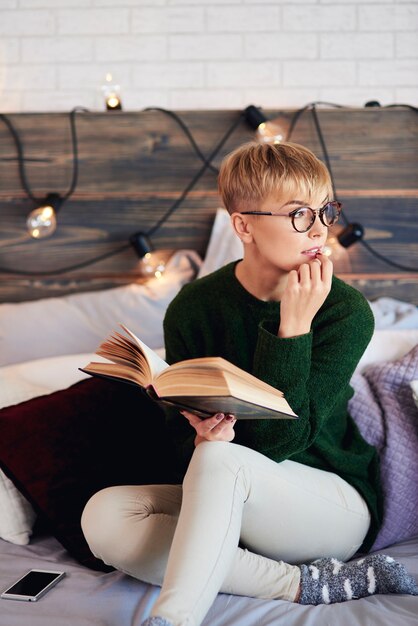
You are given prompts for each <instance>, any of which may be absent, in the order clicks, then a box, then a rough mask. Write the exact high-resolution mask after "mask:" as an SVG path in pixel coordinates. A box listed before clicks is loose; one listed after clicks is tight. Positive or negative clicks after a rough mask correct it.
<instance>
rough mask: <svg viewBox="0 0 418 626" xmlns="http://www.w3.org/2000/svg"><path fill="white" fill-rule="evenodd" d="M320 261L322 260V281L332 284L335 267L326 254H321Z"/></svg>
mask: <svg viewBox="0 0 418 626" xmlns="http://www.w3.org/2000/svg"><path fill="white" fill-rule="evenodd" d="M320 259H321V275H322V280H323V281H324V282H326V283H330V282H331V280H332V274H333V271H334V266H333V264H332V261H331V259H330V258H329V257H328V256H326V254H321V255H320Z"/></svg>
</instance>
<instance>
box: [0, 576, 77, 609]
mask: <svg viewBox="0 0 418 626" xmlns="http://www.w3.org/2000/svg"><path fill="white" fill-rule="evenodd" d="M64 576H65V572H53V571H51V570H45V569H43V570H41V569H31V570H29V572H27V573H26V574H25V575H24V576H22V578H19V580H17V581H16V582H15V583H13V585H11V587H8V588H7V589H6V590H5V591H3V593H2V594H1V596H0V597H1V598H4V599H5V600H26V601H27V602H36V601H37V600H39V598H41V597H42V596H43V595H44V594H45V593H46V592H47V591H49V590H50V589H51V588H52V587H54V585H56V584H57V582H58V581H60V580H61V579H62V578H64Z"/></svg>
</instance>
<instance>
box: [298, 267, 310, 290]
mask: <svg viewBox="0 0 418 626" xmlns="http://www.w3.org/2000/svg"><path fill="white" fill-rule="evenodd" d="M310 280H311V268H310V267H309V263H302V265H301V266H300V267H299V282H300V283H301V284H302V285H304V284H306V283H309V282H310Z"/></svg>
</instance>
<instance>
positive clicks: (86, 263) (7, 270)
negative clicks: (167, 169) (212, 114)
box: [0, 113, 243, 276]
mask: <svg viewBox="0 0 418 626" xmlns="http://www.w3.org/2000/svg"><path fill="white" fill-rule="evenodd" d="M242 117H243V116H242V113H240V115H239V116H238V118H237V119H236V120H234V122H233V124H231V126H230V127H229V128H228V129H227V131H226V133H225V134H224V135H223V136H222V138H221V140H220V141H219V142H218V144H217V145H216V147H215V148H214V150H213V151H212V152H211V154H210V155H209V157H208V158H207V159H206V158H205V157H204V163H203V165H202V167H201V168H200V170H198V172H197V173H196V174H195V175H194V176H193V178H192V180H191V181H190V182H189V183H188V185H187V186H186V187H185V189H184V190H183V192H182V193H181V194H180V196H179V198H178V199H177V200H176V201H175V202H174V203H173V204H172V206H171V207H169V209H168V210H167V211H166V212H165V213H164V215H163V216H162V217H161V218H160V219H159V220H158V222H157V223H156V224H155V225H154V226H153V227H152V228H150V229H149V230H148V231H147V232H146V233H145V234H146V235H147V236H150V235H152V234H153V233H155V232H156V230H157V229H158V228H160V227H161V225H162V224H163V223H164V222H165V221H166V220H167V219H168V218H169V217H170V215H171V214H172V213H173V212H174V211H175V210H176V208H177V207H178V206H179V205H180V204H181V202H182V201H183V200H184V198H185V197H186V196H187V194H188V193H189V191H190V190H191V189H192V188H193V187H194V185H195V184H196V183H197V182H198V180H199V179H200V178H201V176H202V175H203V174H204V172H205V171H206V169H207V168H208V167H209V165H210V163H211V161H212V160H213V159H214V158H215V157H216V155H217V154H218V152H219V151H220V150H221V148H222V147H223V145H224V144H225V143H226V141H227V140H228V139H229V137H230V136H231V135H232V133H233V132H234V130H235V129H236V128H237V126H238V125H239V124H240V122H241V121H242ZM11 127H12V128H13V126H12V125H11ZM13 130H14V129H13ZM18 154H19V159H20V158H21V157H23V150H21V149H20V152H18ZM202 156H203V155H202ZM130 246H131V244H130V243H127V244H124V245H123V246H120V247H119V248H116V249H115V250H111V251H110V252H107V253H105V254H102V255H100V256H97V257H93V258H92V259H88V260H87V261H83V262H80V263H77V264H75V265H71V266H67V267H63V268H60V269H57V270H51V271H45V272H30V271H23V270H11V269H10V268H4V267H0V272H2V273H4V274H15V275H19V276H56V275H59V274H65V273H67V272H71V271H74V270H78V269H82V268H84V267H88V266H89V265H93V264H94V263H98V262H99V261H103V260H104V259H108V258H110V257H112V256H115V255H117V254H120V253H121V252H124V251H125V250H127V249H129V248H130Z"/></svg>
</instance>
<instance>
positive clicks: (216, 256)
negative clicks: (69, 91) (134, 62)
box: [0, 108, 418, 626]
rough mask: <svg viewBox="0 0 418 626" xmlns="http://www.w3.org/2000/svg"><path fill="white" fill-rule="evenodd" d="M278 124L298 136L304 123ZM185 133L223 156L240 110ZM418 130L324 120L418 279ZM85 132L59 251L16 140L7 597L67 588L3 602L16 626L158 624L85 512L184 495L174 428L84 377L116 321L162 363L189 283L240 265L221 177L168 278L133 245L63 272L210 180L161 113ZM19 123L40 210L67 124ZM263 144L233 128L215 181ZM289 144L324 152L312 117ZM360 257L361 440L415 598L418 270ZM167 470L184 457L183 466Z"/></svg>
mask: <svg viewBox="0 0 418 626" xmlns="http://www.w3.org/2000/svg"><path fill="white" fill-rule="evenodd" d="M268 114H269V115H270V116H274V117H278V118H280V119H281V120H282V123H289V122H290V120H292V119H293V115H294V112H293V111H284V112H268ZM109 115H110V116H109ZM179 116H180V117H181V119H182V120H185V121H186V122H187V124H188V126H189V128H190V129H191V132H192V133H193V135H194V137H195V139H196V141H197V144H198V145H199V146H200V147H201V149H202V152H203V154H206V155H209V154H210V153H211V151H212V149H213V146H214V145H216V144H217V142H218V140H219V138H221V137H223V136H224V135H225V133H226V132H227V131H228V129H229V128H231V126H232V125H234V124H235V123H236V120H237V118H238V117H239V112H237V111H216V112H215V111H206V112H203V111H199V112H196V111H192V112H179ZM415 116H416V114H415V113H414V112H412V111H409V110H404V109H402V108H400V109H399V110H392V109H391V110H379V111H370V110H345V109H343V110H340V109H338V110H332V109H326V110H323V111H321V113H320V119H321V124H322V130H323V133H324V136H325V137H326V139H327V145H328V150H329V155H330V158H331V164H332V167H333V173H334V178H335V181H336V182H337V191H338V195H339V198H340V199H342V201H343V202H344V204H345V205H346V206H348V209H347V213H349V215H350V221H361V222H362V224H363V226H364V227H365V231H366V241H367V242H369V243H370V245H372V246H375V247H376V249H377V250H379V252H380V253H381V254H382V255H384V256H388V257H389V258H390V259H391V260H392V261H394V262H395V263H397V264H399V265H404V266H405V265H409V266H411V268H413V267H414V266H418V243H417V236H416V232H417V231H416V228H417V227H416V199H417V196H418V184H417V183H418V180H417V176H418V175H417V171H418V168H417V164H418V129H417V124H416V117H415ZM80 117H82V119H80V120H79V121H78V133H79V135H78V156H79V169H80V171H79V181H78V187H77V189H76V191H75V192H74V193H73V194H72V196H71V197H70V198H69V199H68V200H67V201H66V203H65V204H64V206H63V207H62V209H61V210H60V212H59V214H58V216H59V224H58V230H57V232H56V233H55V234H54V236H53V237H51V238H50V239H48V240H43V241H42V242H41V241H36V242H35V241H31V240H29V239H28V237H27V236H26V235H25V233H24V232H23V223H24V220H23V217H24V216H25V215H26V214H27V212H28V210H29V209H30V208H31V207H30V203H29V202H28V198H27V197H26V196H25V192H24V190H22V185H21V181H20V179H19V175H18V173H17V169H18V168H17V167H16V165H17V163H16V160H17V157H16V151H15V146H14V142H13V141H12V140H11V138H10V136H9V134H8V133H7V129H5V128H3V127H0V208H1V214H2V222H3V227H2V229H1V233H0V267H1V269H0V466H1V469H2V471H1V473H0V588H1V589H3V588H5V587H6V586H8V585H9V584H10V583H11V582H13V580H15V579H16V578H18V577H19V576H20V575H22V574H23V573H24V572H25V571H26V570H28V569H30V568H47V569H48V568H49V569H63V570H65V572H66V574H67V575H66V577H65V579H64V581H62V582H61V583H59V585H58V586H57V587H56V588H55V589H54V590H53V591H51V592H50V593H49V594H47V595H46V596H45V597H44V598H43V599H42V600H40V601H39V602H38V603H35V604H32V603H23V602H12V601H6V600H2V601H0V625H1V626H3V624H4V626H15V625H16V626H17V625H19V626H20V625H21V624H22V623H30V624H31V626H37V625H38V624H39V625H41V624H42V626H44V625H45V626H48V625H49V624H51V626H52V624H54V626H55V625H56V624H59V625H60V626H61V625H62V626H66V625H67V624H68V626H70V625H71V626H84V625H86V626H87V625H89V626H90V625H95V624H97V625H98V626H99V625H100V626H105V625H109V626H110V625H112V626H113V625H116V624H117V625H118V626H125V625H126V626H128V625H129V626H139V625H140V624H141V622H142V620H143V619H144V618H145V617H146V616H147V615H148V614H149V612H150V610H151V607H152V605H153V603H154V601H155V599H156V598H157V596H158V591H159V590H158V588H156V587H152V586H151V585H146V584H144V583H142V582H140V581H137V580H134V579H132V578H130V577H128V576H126V575H124V574H122V573H120V572H117V571H112V570H110V569H109V568H106V567H105V566H103V565H102V564H100V562H97V560H96V559H94V557H93V555H91V553H89V550H88V548H87V546H86V545H85V544H84V543H83V538H82V536H81V532H80V528H79V523H78V518H79V511H80V509H81V507H82V505H83V502H84V501H85V500H86V499H87V497H88V496H89V494H90V493H93V492H94V491H95V490H97V489H98V488H100V487H102V486H105V485H109V484H121V483H122V482H135V481H139V480H142V481H144V482H147V481H148V482H149V481H150V480H151V476H152V478H153V479H155V478H156V479H157V480H158V481H161V482H164V481H166V480H170V476H169V474H166V473H165V471H161V472H160V473H159V474H158V472H157V468H155V467H151V468H150V466H149V465H150V458H151V456H152V455H151V452H150V442H151V441H152V439H153V437H154V436H155V437H156V436H157V435H158V432H159V431H158V428H159V427H160V425H161V421H160V420H161V418H162V417H161V414H159V413H158V411H156V410H155V415H154V416H153V417H154V418H155V419H154V421H151V420H150V421H149V423H148V424H147V426H146V435H145V436H144V432H143V429H142V430H141V431H139V430H138V428H139V426H138V422H139V420H138V419H137V416H138V413H139V412H140V411H144V412H145V410H147V411H148V410H151V409H150V407H149V406H147V407H146V409H145V408H144V404H143V403H144V401H145V400H144V399H143V398H142V397H141V398H139V397H138V394H136V393H134V392H133V391H130V392H129V393H128V392H123V393H122V392H121V391H120V390H119V387H125V386H123V385H118V386H117V388H116V387H112V388H110V387H109V386H108V385H105V383H104V381H98V380H93V379H90V378H88V379H87V378H86V377H85V375H84V374H83V373H82V372H80V371H79V370H78V368H79V367H82V366H83V365H85V364H86V363H87V362H88V361H89V360H91V358H92V356H93V353H94V350H95V349H96V347H97V345H98V343H99V342H100V341H101V339H102V338H103V337H104V336H105V335H106V334H107V333H108V332H109V331H111V330H113V328H114V326H115V324H117V323H118V322H119V321H122V322H124V323H125V324H126V325H127V326H128V327H130V328H132V329H133V330H134V331H135V332H137V334H139V336H141V337H142V338H143V339H144V340H145V341H146V343H148V345H150V347H152V348H154V349H156V350H157V351H161V352H162V343H163V342H162V319H163V316H164V311H165V309H166V307H167V305H168V303H169V302H170V301H171V299H172V298H173V297H174V295H175V294H176V293H177V292H178V290H179V289H180V288H181V286H182V285H184V284H185V283H186V282H188V281H190V280H194V279H195V278H196V277H199V276H202V275H204V274H206V273H208V272H210V271H212V270H213V269H216V268H217V267H219V266H221V265H223V264H224V263H227V262H229V261H231V260H234V259H236V258H239V257H240V254H241V249H240V244H239V242H238V241H237V240H236V239H234V238H233V237H232V233H231V231H230V230H229V226H228V217H227V215H226V213H225V211H224V209H222V208H221V207H220V200H219V198H218V196H217V193H216V186H215V184H214V182H215V176H216V172H215V171H214V170H211V169H210V168H209V167H208V165H207V164H206V166H205V169H204V172H203V173H202V175H201V177H199V178H198V180H196V184H195V186H194V187H192V188H191V189H190V190H189V191H188V193H187V194H186V195H184V197H183V199H182V202H180V203H178V205H177V206H176V207H175V210H173V211H172V212H171V213H170V214H169V217H168V218H167V219H166V220H165V221H163V222H162V224H161V227H160V228H159V229H157V230H156V231H155V232H154V233H153V236H152V240H153V244H154V246H155V248H159V249H164V251H165V252H164V258H165V260H166V269H165V272H164V273H163V275H162V276H161V277H157V276H151V278H149V277H148V278H147V277H146V276H144V274H143V273H141V271H140V266H139V265H138V259H137V258H136V257H135V254H134V253H133V251H132V249H131V248H130V247H129V246H126V248H123V250H121V252H120V253H119V254H116V255H110V256H109V257H108V258H103V259H102V260H101V261H99V262H98V263H95V264H94V265H89V266H86V267H85V268H77V269H74V270H71V271H68V272H63V273H54V271H55V270H56V269H57V268H65V267H67V266H71V265H73V264H74V259H77V260H79V261H84V260H88V259H91V258H92V257H95V256H102V255H103V256H105V255H106V254H107V253H108V252H112V250H114V249H116V248H118V247H123V246H122V244H123V243H125V242H126V241H127V240H128V239H129V236H130V235H131V234H132V232H134V231H137V230H141V231H147V230H150V229H151V230H152V227H153V225H154V224H155V223H157V222H158V221H159V220H160V219H161V218H162V217H163V216H164V215H165V214H166V213H167V211H170V207H172V206H173V205H174V203H175V202H176V201H177V200H178V199H179V198H180V196H181V195H182V193H183V191H184V190H185V189H186V188H187V185H188V183H189V181H190V176H192V177H193V175H194V174H196V172H199V169H200V168H202V167H203V165H202V159H201V157H197V155H196V153H195V152H194V151H193V149H192V148H191V144H190V141H189V140H188V139H187V137H186V136H185V135H184V133H183V132H182V131H181V129H180V127H179V126H178V124H175V122H174V121H173V118H172V117H170V116H169V115H167V114H164V112H161V111H147V112H143V113H123V112H120V113H116V114H115V113H112V114H87V113H86V114H82V115H81V116H80ZM87 117H88V120H86V118H87ZM10 119H12V121H13V124H14V126H15V127H16V128H17V129H18V130H19V133H20V137H21V139H22V141H24V146H25V153H24V163H25V166H26V173H27V175H28V177H29V179H30V180H31V181H36V185H35V183H34V182H32V186H33V187H34V188H35V189H36V195H37V196H42V195H44V194H46V193H47V192H48V191H50V190H51V189H50V185H51V184H52V180H53V184H54V190H56V189H57V188H66V187H67V185H68V180H69V174H68V172H69V171H70V170H71V150H70V145H71V141H70V137H69V130H68V123H67V119H66V116H65V115H64V114H37V115H32V114H21V115H17V114H16V115H12V116H10ZM109 120H111V122H112V123H111V124H110V123H109ZM342 129H343V130H342ZM382 129H384V132H382ZM366 130H367V133H366ZM342 132H343V134H344V138H345V141H344V144H343V145H342V142H341V134H342ZM365 135H366V136H365ZM251 137H252V131H251V130H250V129H248V128H247V127H246V126H245V124H244V123H240V124H239V125H238V126H236V127H235V130H234V133H233V134H232V135H230V136H229V138H228V140H227V141H226V142H225V143H224V144H223V145H222V147H221V149H220V150H219V151H218V153H217V154H216V156H215V157H214V159H213V163H214V164H215V166H216V165H219V159H220V158H221V156H222V155H223V154H224V153H225V152H227V151H228V150H229V149H232V148H233V147H234V146H235V145H238V143H240V142H242V141H245V140H247V139H250V138H251ZM292 139H294V140H295V141H300V142H301V143H305V144H306V145H308V146H309V147H311V148H312V149H313V150H314V151H315V152H317V153H318V155H319V156H321V155H322V152H321V145H320V142H319V141H318V137H317V134H316V129H315V125H314V124H313V122H312V120H311V119H310V118H309V116H307V115H306V114H305V117H302V118H301V120H300V123H298V125H297V126H296V127H295V130H294V135H293V136H292ZM98 148H100V149H98ZM51 168H53V175H52V174H51ZM395 213H396V219H394V217H393V216H394V214H395ZM348 254H349V258H348V259H347V256H346V255H345V256H344V258H343V260H342V261H341V265H340V266H338V263H339V262H340V261H339V260H338V259H337V262H336V272H337V273H338V274H339V275H340V276H341V277H342V278H344V279H345V280H347V281H348V282H350V283H352V284H353V285H354V286H356V287H357V288H358V289H360V290H361V291H363V293H364V294H365V295H366V297H367V298H368V299H369V301H370V303H371V307H372V310H373V312H374V315H375V320H376V331H375V334H374V336H373V339H372V342H371V344H370V345H369V348H368V349H367V351H366V353H365V354H364V356H363V358H362V360H361V362H360V363H359V366H358V368H357V370H356V372H355V374H354V376H353V380H352V384H353V387H354V389H355V395H354V397H353V400H352V405H351V410H352V412H353V415H354V416H355V419H356V420H357V421H358V424H359V427H360V428H361V429H362V432H363V434H364V436H365V437H366V438H368V439H369V440H370V441H372V442H373V443H374V444H375V445H377V446H379V447H380V449H381V454H382V458H383V464H384V471H385V488H386V489H387V494H389V506H388V508H387V511H386V513H385V520H384V525H383V527H382V531H381V533H380V534H379V537H378V540H377V542H376V544H375V546H374V547H373V550H374V551H379V552H384V553H386V554H389V555H391V556H393V557H395V558H398V559H399V560H401V561H402V563H404V564H405V565H406V567H407V568H408V570H409V571H410V573H411V574H413V575H414V576H415V578H416V579H417V581H418V485H417V480H416V476H417V473H418V452H417V451H418V419H417V418H418V409H417V404H416V403H417V402H418V399H417V398H418V382H417V381H418V309H417V304H418V272H414V271H410V272H405V271H403V270H400V269H399V268H394V267H393V266H388V265H386V264H385V263H384V262H383V261H382V260H381V259H378V258H377V257H375V256H373V255H372V254H371V253H370V251H369V250H367V248H363V247H362V246H361V245H360V244H356V245H355V246H353V248H352V249H351V248H350V250H349V251H348ZM347 260H348V261H349V265H347ZM9 270H17V271H21V272H22V273H21V274H19V273H13V272H12V271H9ZM25 270H26V274H25ZM115 416H116V419H115ZM127 442H128V443H129V442H131V445H132V442H135V444H136V445H137V446H139V453H138V458H137V460H136V462H135V463H134V464H133V463H131V462H130V461H129V459H128V458H127V457H129V454H127V448H126V445H127ZM394 444H395V445H394ZM164 445H165V444H164ZM170 453H171V450H170V448H169V445H168V443H167V448H166V449H165V448H164V454H166V455H167V458H168V459H169V458H170ZM147 472H148V473H147ZM417 616H418V598H417V597H411V596H383V595H379V596H373V597H370V598H365V599H361V600H358V601H353V602H349V603H345V604H341V605H332V606H319V607H302V606H298V605H293V604H289V603H286V602H281V601H274V602H269V601H261V600H256V599H251V598H246V597H233V596H229V595H226V594H219V595H218V597H217V599H216V601H215V603H214V605H213V606H212V608H211V610H210V612H209V613H208V615H207V616H206V618H205V621H204V626H209V625H211V626H253V625H255V624H257V625H260V626H264V625H265V626H267V625H270V624H275V625H276V624H286V626H299V625H302V624H303V625H304V626H306V625H307V626H309V625H314V624H315V625H317V624H321V626H322V625H323V624H339V625H341V626H356V625H358V626H360V625H361V626H364V625H365V624H379V625H383V626H386V625H387V626H389V625H390V626H393V624H400V625H401V624H402V625H409V624H417V623H418V617H417Z"/></svg>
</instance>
